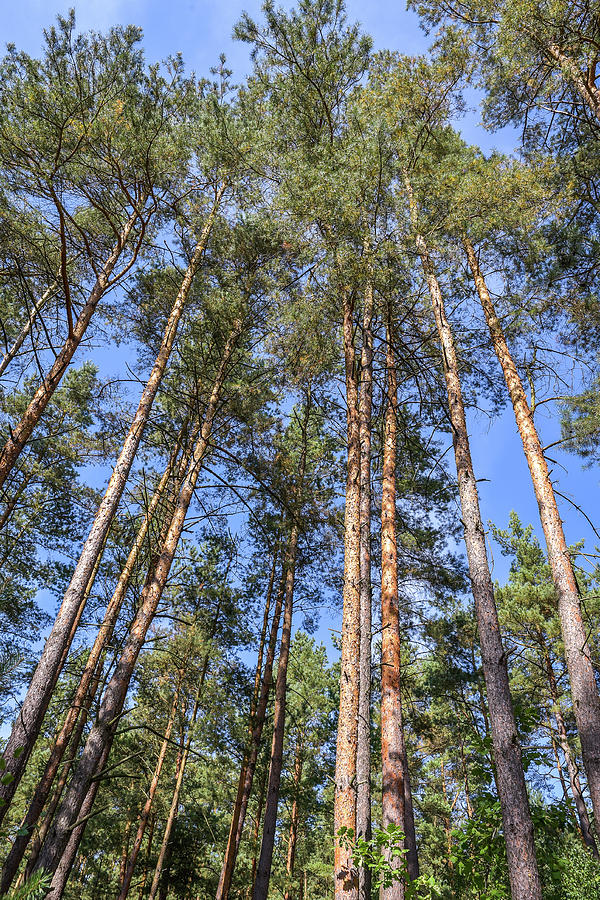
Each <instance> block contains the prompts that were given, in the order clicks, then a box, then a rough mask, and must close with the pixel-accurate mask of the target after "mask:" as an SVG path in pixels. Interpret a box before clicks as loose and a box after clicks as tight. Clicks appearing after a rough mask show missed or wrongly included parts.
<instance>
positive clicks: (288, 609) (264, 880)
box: [252, 450, 305, 900]
mask: <svg viewBox="0 0 600 900" xmlns="http://www.w3.org/2000/svg"><path fill="white" fill-rule="evenodd" d="M304 453H305V450H304ZM303 474H304V473H303V472H302V475H301V479H302V476H303ZM298 534H299V530H298V525H297V524H296V523H294V524H293V525H292V530H291V534H290V542H289V546H288V552H287V558H286V561H285V568H286V577H285V605H284V609H283V627H282V629H281V644H280V647H279V662H278V664H277V680H276V683H275V714H274V720H273V741H272V745H271V763H270V766H269V782H268V786H267V802H266V806H265V819H264V823H263V835H262V843H261V847H260V856H259V860H258V869H257V871H256V879H255V881H254V889H253V892H252V900H267V894H268V893H269V880H270V877H271V864H272V861H273V847H274V845H275V827H276V825H277V806H278V804H279V784H280V781H281V769H282V766H283V738H284V731H285V706H286V695H287V670H288V661H289V655H290V643H291V639H292V614H293V605H294V576H295V572H296V551H297V548H298Z"/></svg>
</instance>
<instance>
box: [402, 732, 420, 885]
mask: <svg viewBox="0 0 600 900" xmlns="http://www.w3.org/2000/svg"><path fill="white" fill-rule="evenodd" d="M402 746H403V754H402V770H403V772H404V834H405V840H404V847H405V849H406V869H407V872H408V877H409V879H410V880H411V881H414V880H415V878H418V877H419V854H418V852H417V832H416V829H415V812H414V807H413V796H412V787H411V782H410V771H409V768H408V755H407V753H406V741H405V740H403V742H402Z"/></svg>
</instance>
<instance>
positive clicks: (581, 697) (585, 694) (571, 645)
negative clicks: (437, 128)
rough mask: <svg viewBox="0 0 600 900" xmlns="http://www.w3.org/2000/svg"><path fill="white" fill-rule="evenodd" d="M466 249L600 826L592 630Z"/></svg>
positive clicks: (516, 389) (504, 350)
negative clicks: (513, 434)
mask: <svg viewBox="0 0 600 900" xmlns="http://www.w3.org/2000/svg"><path fill="white" fill-rule="evenodd" d="M464 245H465V250H466V252H467V258H468V261H469V266H470V268H471V272H472V274H473V280H474V282H475V286H476V288H477V293H478V294H479V299H480V301H481V306H482V308H483V312H484V314H485V318H486V322H487V325H488V328H489V332H490V336H491V338H492V344H493V346H494V350H495V352H496V356H497V357H498V360H499V362H500V365H501V366H502V371H503V373H504V379H505V381H506V386H507V388H508V392H509V395H510V399H511V402H512V406H513V410H514V414H515V420H516V423H517V428H518V429H519V434H520V436H521V440H522V443H523V450H524V451H525V457H526V459H527V465H528V466H529V472H530V474H531V480H532V483H533V489H534V492H535V497H536V500H537V504H538V509H539V513H540V521H541V524H542V529H543V532H544V537H545V539H546V547H547V549H548V562H549V563H550V568H551V570H552V579H553V581H554V587H555V588H556V594H557V599H558V615H559V619H560V627H561V633H562V638H563V644H564V648H565V658H566V661H567V669H568V672H569V680H570V683H571V695H572V697H573V712H574V715H575V721H576V723H577V730H578V732H579V738H580V741H581V754H582V758H583V765H584V768H585V773H586V775H587V780H588V785H589V790H590V796H591V798H592V806H593V809H594V816H595V819H596V821H597V822H598V821H600V696H599V694H598V687H597V684H596V678H595V674H594V667H593V664H592V659H591V654H590V645H589V641H588V634H587V629H586V626H585V623H584V621H583V617H582V614H581V603H580V599H579V589H578V586H577V580H576V578H575V573H574V571H573V565H572V562H571V557H570V555H569V548H568V545H567V542H566V539H565V533H564V529H563V525H562V520H561V518H560V512H559V509H558V504H557V502H556V495H555V493H554V488H553V486H552V481H551V479H550V473H549V471H548V464H547V462H546V457H545V456H544V451H543V448H542V444H541V441H540V438H539V435H538V433H537V428H536V426H535V423H534V420H533V415H532V413H531V410H530V408H529V404H528V402H527V396H526V394H525V391H524V389H523V384H522V382H521V378H520V377H519V373H518V371H517V367H516V365H515V363H514V360H513V358H512V355H511V353H510V350H509V348H508V344H507V342H506V338H505V337H504V332H503V330H502V325H501V323H500V320H499V318H498V316H497V315H496V311H495V309H494V305H493V303H492V299H491V297H490V293H489V291H488V288H487V285H486V283H485V279H484V277H483V275H482V273H481V269H480V266H479V260H478V259H477V255H476V253H475V249H474V247H473V245H472V244H471V242H470V240H469V239H468V238H467V237H465V238H464Z"/></svg>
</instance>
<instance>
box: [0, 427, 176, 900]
mask: <svg viewBox="0 0 600 900" xmlns="http://www.w3.org/2000/svg"><path fill="white" fill-rule="evenodd" d="M186 430H187V429H186V426H184V428H183V429H182V430H181V432H180V434H179V435H178V437H177V441H176V443H175V447H174V448H173V450H172V452H171V455H170V457H169V461H168V463H167V466H166V468H165V471H164V473H163V475H162V477H161V479H160V481H159V483H158V485H157V487H156V490H155V491H154V494H153V495H152V499H151V500H150V503H149V505H148V509H147V511H146V513H145V515H144V517H143V519H142V522H141V525H140V527H139V529H138V532H137V534H136V537H135V540H134V543H133V546H132V547H131V550H130V551H129V555H128V557H127V561H126V563H125V565H124V567H123V569H122V571H121V574H120V576H119V580H118V582H117V586H116V588H115V590H114V592H113V595H112V597H111V599H110V602H109V604H108V606H107V608H106V612H105V615H104V620H103V622H102V624H101V626H100V629H99V631H98V634H97V635H96V639H95V641H94V643H93V645H92V649H91V650H90V654H89V656H88V659H87V662H86V664H85V668H84V670H83V673H82V675H81V679H80V681H79V685H78V687H77V690H76V692H75V696H74V698H73V702H72V703H71V707H70V709H69V712H68V713H67V716H66V719H65V721H64V723H63V726H62V728H61V730H60V732H59V734H58V736H57V738H56V740H55V742H54V745H53V747H52V751H51V753H50V757H49V759H48V762H47V764H46V768H45V770H44V774H43V775H42V778H41V779H40V781H39V783H38V785H37V787H36V789H35V793H34V795H33V798H32V800H31V803H30V805H29V809H28V811H27V815H26V817H25V820H24V822H23V823H22V825H23V827H24V828H27V833H26V834H22V835H19V836H18V837H17V838H15V840H14V842H13V845H12V847H11V850H10V853H9V855H8V856H7V858H6V862H5V863H4V867H3V869H2V883H1V885H0V892H2V893H4V892H6V891H7V890H8V888H9V887H10V884H11V883H12V880H13V878H14V876H15V873H16V871H17V869H18V867H19V864H20V862H21V859H22V858H23V855H24V853H25V850H26V848H27V845H28V843H29V839H30V837H31V834H32V833H33V828H34V826H35V824H36V822H37V821H38V819H39V817H40V815H41V813H42V810H43V808H44V806H45V804H46V801H47V799H48V795H49V794H50V790H51V788H52V784H53V782H54V779H55V777H56V773H57V772H58V768H59V766H60V763H61V761H62V759H63V756H64V754H65V751H66V749H67V747H68V745H69V742H70V740H71V736H72V734H73V731H74V729H75V727H76V724H77V721H78V719H79V717H80V716H81V715H85V714H86V712H87V710H89V708H90V706H91V704H92V702H93V700H94V697H95V694H96V690H97V688H98V684H99V677H96V678H94V673H97V672H98V669H99V668H100V666H101V661H102V656H103V653H104V650H105V648H106V647H107V646H108V644H109V642H110V639H111V636H112V633H113V629H114V627H115V624H116V622H117V618H118V615H119V612H120V610H121V606H122V604H123V601H124V599H125V595H126V592H127V586H128V584H129V579H130V577H131V574H132V572H133V569H134V566H135V563H136V561H137V559H138V556H139V553H140V551H141V549H142V547H143V545H144V542H145V540H146V537H147V534H148V529H149V527H150V523H151V521H152V519H153V518H154V516H155V514H156V512H157V510H158V507H159V504H160V502H161V500H162V498H163V496H164V493H165V490H166V487H167V485H168V482H169V479H170V478H171V476H172V474H173V469H174V467H175V463H176V461H177V456H178V455H179V451H180V450H181V446H182V442H183V439H184V436H185V431H186ZM187 461H188V458H186V455H185V453H184V455H183V458H182V460H181V463H182V465H181V466H180V470H181V469H182V468H183V467H184V466H185V464H186V463H187ZM180 477H183V471H180ZM100 558H101V557H100V554H99V555H98V557H97V560H96V569H97V568H98V566H99V564H100ZM90 582H93V578H91V579H90ZM90 587H91V584H90ZM81 611H83V605H82V610H81ZM84 724H85V722H84ZM79 737H81V735H79ZM77 743H78V742H77ZM66 775H67V773H66V772H65V773H64V778H62V779H61V781H62V787H64V784H65V780H66ZM62 787H61V789H60V790H59V791H58V792H57V796H56V798H55V799H54V802H53V804H51V809H50V810H49V813H48V815H46V818H45V820H44V824H43V826H42V828H41V829H40V831H39V833H38V839H37V841H36V842H35V846H34V847H33V849H32V859H31V860H30V861H29V863H28V866H31V865H32V862H34V861H35V858H36V856H37V853H38V852H39V849H40V847H41V845H42V843H43V842H44V839H45V836H46V833H47V831H48V828H49V827H50V821H51V818H52V815H53V814H54V811H55V810H56V806H57V804H58V802H59V800H60V793H61V792H62Z"/></svg>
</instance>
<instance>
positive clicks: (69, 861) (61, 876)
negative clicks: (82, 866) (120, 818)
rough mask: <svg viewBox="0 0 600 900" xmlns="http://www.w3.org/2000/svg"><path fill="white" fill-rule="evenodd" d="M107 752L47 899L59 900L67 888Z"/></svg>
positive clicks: (88, 792)
mask: <svg viewBox="0 0 600 900" xmlns="http://www.w3.org/2000/svg"><path fill="white" fill-rule="evenodd" d="M109 752H110V747H106V748H105V750H104V752H103V753H102V756H101V757H100V760H99V763H98V773H97V775H96V776H95V777H94V778H93V779H92V781H91V782H90V784H89V786H88V789H87V791H86V795H85V797H84V800H83V803H82V804H81V808H80V810H79V816H78V818H77V820H76V822H75V823H74V827H73V828H72V830H71V832H70V834H69V837H68V841H67V844H66V846H65V849H64V852H63V853H62V855H61V858H60V860H59V861H58V865H57V867H56V871H55V872H54V874H53V876H52V881H51V883H50V891H49V892H48V893H47V894H46V897H47V898H50V897H51V898H52V900H61V898H62V896H63V894H64V891H65V887H66V886H67V881H68V880H69V875H70V874H71V869H72V868H73V863H74V862H75V857H76V856H77V851H78V850H79V845H80V844H81V839H82V838H83V833H84V831H85V827H86V825H87V823H88V821H89V819H90V817H91V815H92V807H93V806H94V800H95V799H96V794H97V793H98V788H99V786H100V779H101V776H102V771H103V769H104V767H105V765H106V762H107V760H108V754H109ZM94 893H96V891H94Z"/></svg>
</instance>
